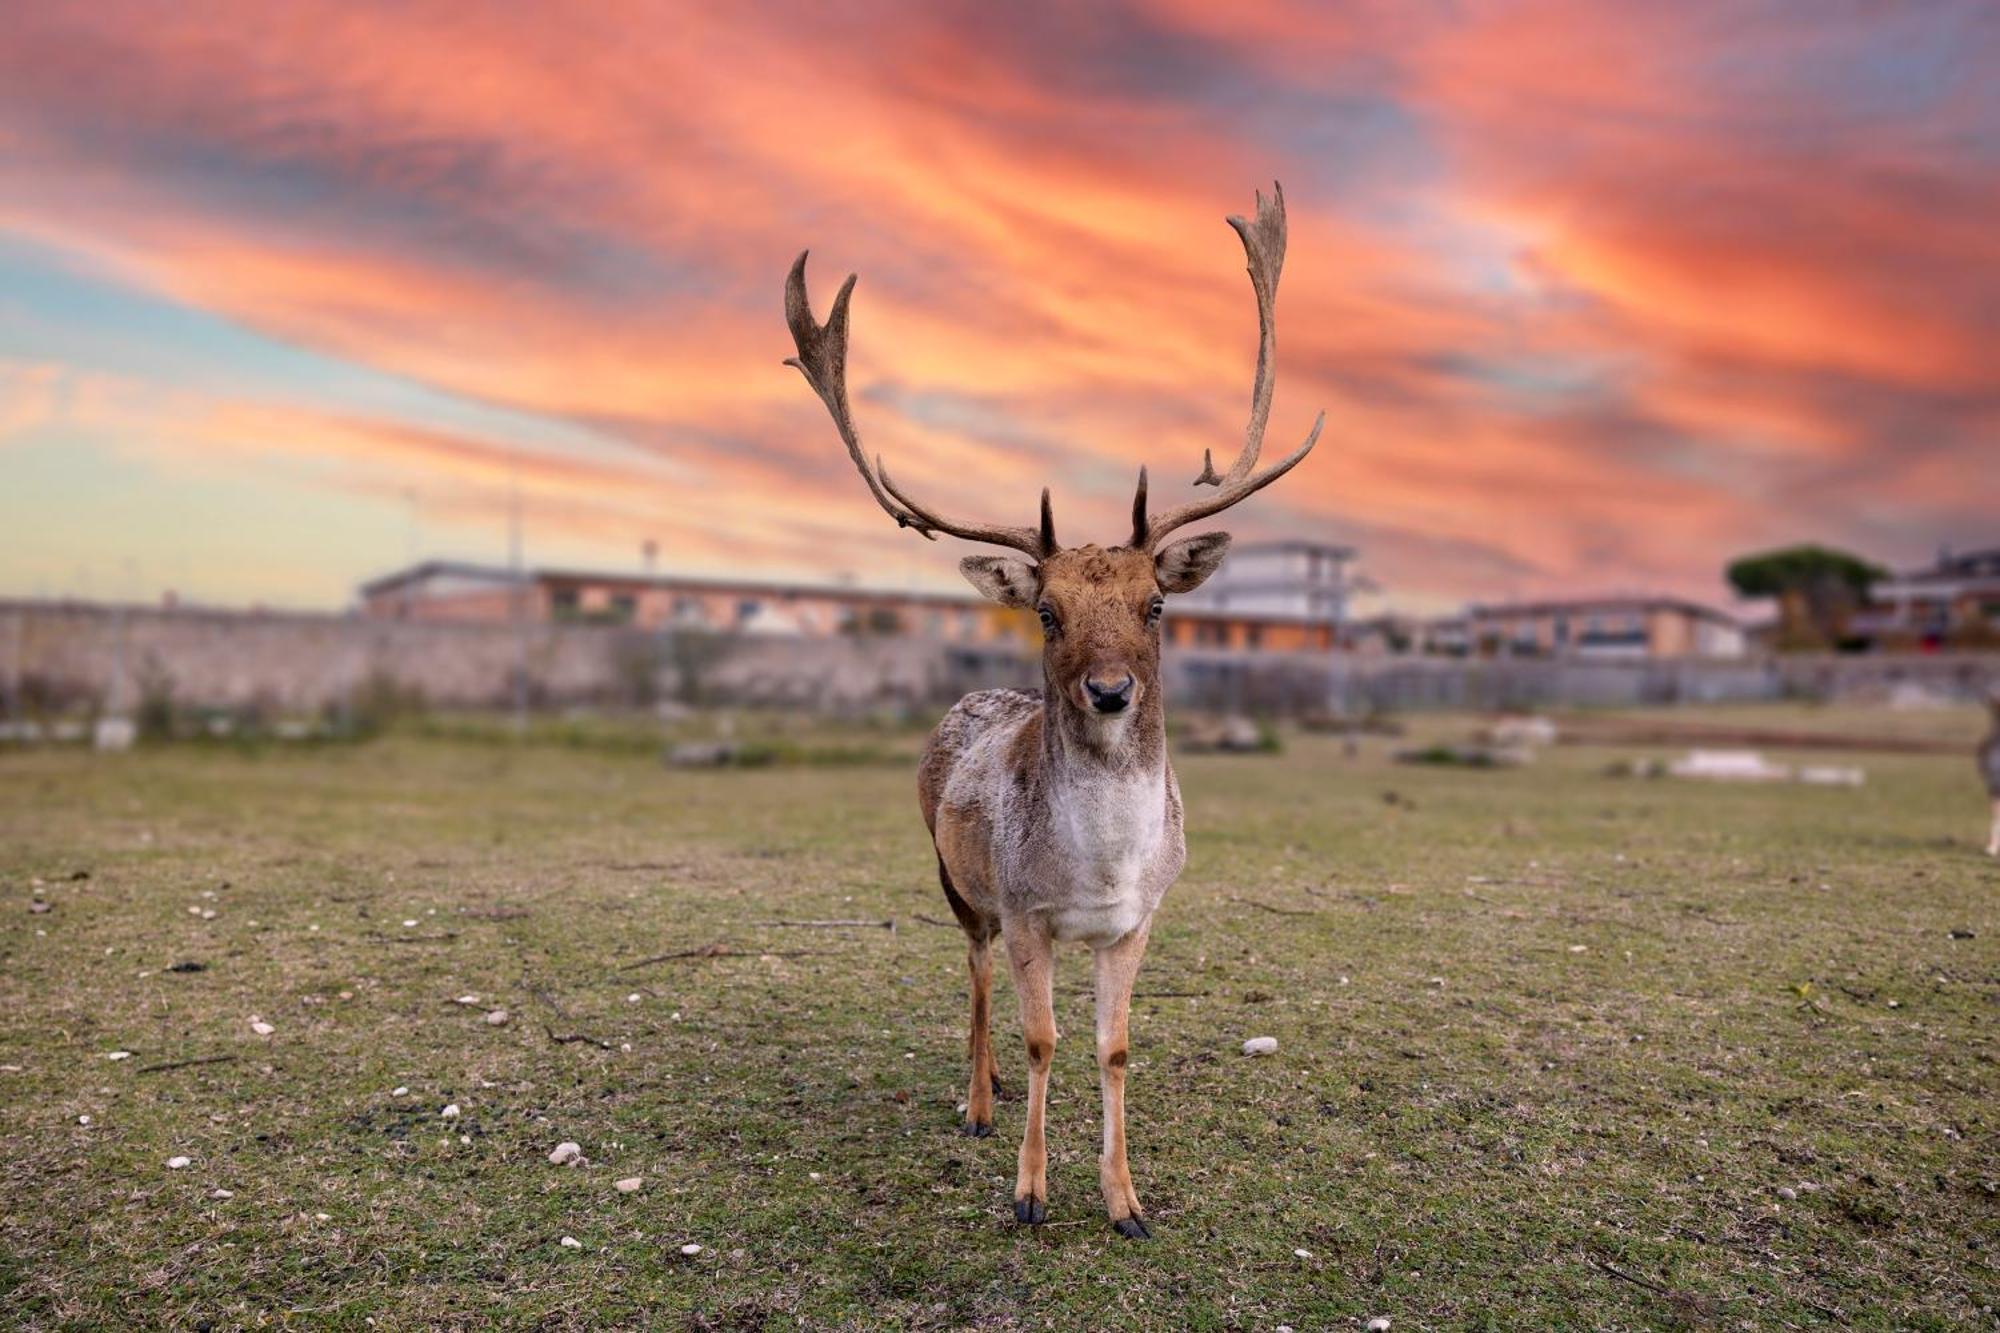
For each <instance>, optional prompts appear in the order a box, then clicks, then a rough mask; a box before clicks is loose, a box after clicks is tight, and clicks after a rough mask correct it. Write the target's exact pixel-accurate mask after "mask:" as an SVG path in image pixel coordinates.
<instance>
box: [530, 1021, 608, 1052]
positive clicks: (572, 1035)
mask: <svg viewBox="0 0 2000 1333" xmlns="http://www.w3.org/2000/svg"><path fill="white" fill-rule="evenodd" d="M542 1031H544V1032H546V1033H548V1034H549V1040H550V1041H552V1042H554V1043H555V1044H556V1045H558V1046H570V1045H574V1044H575V1043H577V1042H588V1043H589V1044H590V1045H592V1046H595V1047H596V1048H597V1049H598V1050H600V1051H615V1050H617V1049H618V1048H617V1047H615V1046H613V1045H612V1044H611V1043H610V1042H608V1041H599V1040H598V1039H597V1038H596V1037H592V1036H588V1035H586V1034H585V1033H582V1032H569V1033H562V1032H557V1031H556V1030H555V1029H554V1028H552V1027H550V1026H549V1025H548V1024H547V1023H544V1024H542Z"/></svg>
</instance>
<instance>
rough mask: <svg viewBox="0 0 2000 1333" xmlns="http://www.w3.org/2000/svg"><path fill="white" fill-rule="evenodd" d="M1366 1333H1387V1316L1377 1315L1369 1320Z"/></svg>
mask: <svg viewBox="0 0 2000 1333" xmlns="http://www.w3.org/2000/svg"><path fill="white" fill-rule="evenodd" d="M1368 1333H1389V1316H1388V1315H1385V1314H1378V1315H1376V1316H1375V1317H1374V1318H1373V1319H1371V1320H1369V1321H1368Z"/></svg>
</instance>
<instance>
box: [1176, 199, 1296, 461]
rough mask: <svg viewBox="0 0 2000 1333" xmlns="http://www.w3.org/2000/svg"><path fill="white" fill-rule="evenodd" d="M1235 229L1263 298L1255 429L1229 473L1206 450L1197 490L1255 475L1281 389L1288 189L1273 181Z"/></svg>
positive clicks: (1247, 431) (1253, 396)
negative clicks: (1280, 314) (1280, 312)
mask: <svg viewBox="0 0 2000 1333" xmlns="http://www.w3.org/2000/svg"><path fill="white" fill-rule="evenodd" d="M1228 221H1229V225H1230V226H1231V227H1233V228H1235V229H1236V234H1237V235H1238V236H1239V237H1241V238H1242V240H1243V255H1244V258H1245V259H1246V260H1248V261H1249V263H1248V268H1249V272H1250V287H1251V290H1252V291H1253V292H1255V293H1256V296H1257V378H1256V379H1255V380H1253V381H1252V382H1251V387H1250V424H1249V425H1248V426H1246V427H1245V428H1244V431H1243V449H1242V451H1241V452H1240V453H1238V454H1237V455H1236V461H1235V462H1234V463H1231V464H1230V465H1229V471H1228V472H1227V473H1226V474H1224V475H1222V476H1217V475H1216V472H1215V460H1214V458H1213V457H1212V456H1211V455H1210V453H1209V452H1208V451H1207V450H1203V451H1202V456H1201V475H1200V476H1199V477H1197V478H1195V483H1194V484H1195V485H1197V486H1227V485H1228V484H1229V483H1230V482H1232V481H1240V480H1242V479H1243V478H1244V477H1246V476H1248V475H1250V469H1252V468H1254V467H1255V466H1257V456H1258V455H1259V454H1260V453H1262V452H1263V449H1264V425H1265V423H1266V422H1268V421H1269V420H1270V419H1271V391H1272V389H1273V388H1274V387H1275V386H1276V384H1277V368H1278V319H1277V301H1278V277H1279V275H1280V274H1281V273H1283V272H1284V268H1285V189H1284V187H1283V186H1282V185H1280V184H1278V183H1277V182H1276V181H1273V182H1271V197H1270V199H1269V200H1266V199H1265V198H1264V193H1263V191H1261V190H1260V191H1258V192H1257V214H1256V218H1255V220H1253V221H1250V222H1245V221H1244V220H1243V219H1242V218H1240V217H1235V216H1232V217H1230V218H1229V219H1228Z"/></svg>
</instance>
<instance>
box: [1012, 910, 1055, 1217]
mask: <svg viewBox="0 0 2000 1333" xmlns="http://www.w3.org/2000/svg"><path fill="white" fill-rule="evenodd" d="M1004 938H1005V939H1006V941H1007V962H1008V964H1009V966H1010V967H1011V968H1012V969H1013V973H1014V993H1015V994H1016V995H1018V996H1020V997H1021V1033H1022V1036H1023V1037H1024V1038H1025V1039H1026V1040H1027V1044H1028V1128H1027V1131H1026V1132H1025V1133H1024V1134H1023V1135H1022V1136H1021V1159H1020V1166H1019V1169H1018V1171H1017V1172H1016V1174H1015V1177H1014V1220H1015V1221H1017V1222H1026V1223H1028V1224H1029V1225H1031V1226H1033V1225H1039V1224H1040V1223H1042V1222H1044V1221H1046V1220H1047V1219H1048V1211H1049V1145H1048V1140H1047V1138H1046V1137H1045V1135H1044V1133H1043V1129H1042V1114H1043V1110H1044V1108H1045V1107H1046V1106H1047V1104H1048V1098H1049V1064H1050V1062H1051V1061H1053V1060H1054V1059H1055V1054H1056V1010H1055V966H1054V964H1055V945H1054V943H1053V941H1051V940H1050V938H1049V932H1048V926H1047V923H1045V922H1043V921H1042V920H1040V919H1039V918H1035V917H1030V918H1028V919H1026V920H1023V921H1018V922H1015V921H1010V922H1008V924H1007V929H1006V932H1005V934H1004Z"/></svg>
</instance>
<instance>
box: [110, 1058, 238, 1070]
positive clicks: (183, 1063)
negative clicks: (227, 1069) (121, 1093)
mask: <svg viewBox="0 0 2000 1333" xmlns="http://www.w3.org/2000/svg"><path fill="white" fill-rule="evenodd" d="M234 1059H236V1057H235V1056H233V1055H203V1056H198V1057H196V1058H195V1059H193V1060H163V1061H161V1062H160V1063H159V1064H156V1065H140V1066H139V1067H138V1068H137V1069H135V1070H133V1071H132V1072H133V1073H135V1074H159V1073H164V1072H165V1071H167V1070H169V1069H192V1068H194V1066H196V1065H226V1064H228V1063H230V1062H231V1061H233V1060H234Z"/></svg>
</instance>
